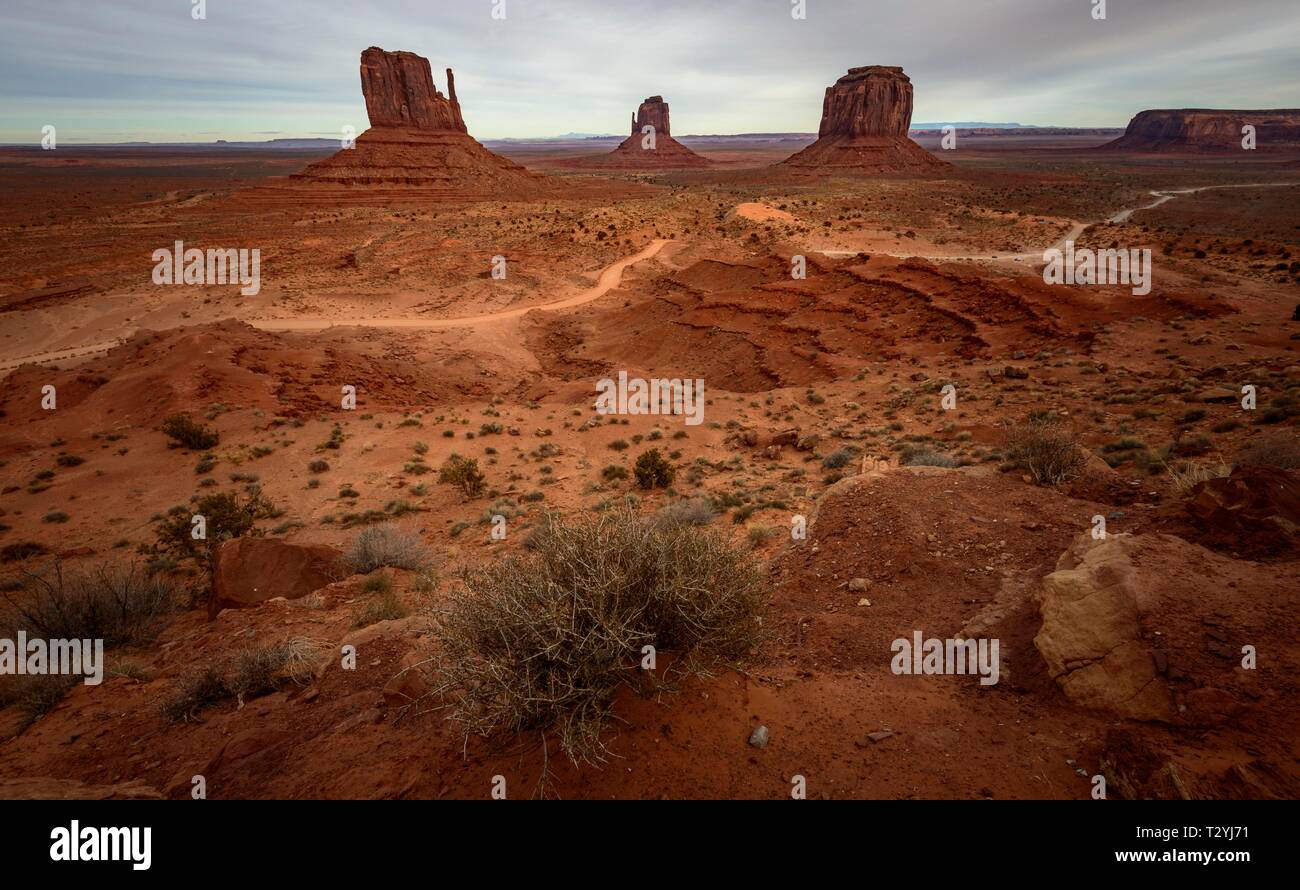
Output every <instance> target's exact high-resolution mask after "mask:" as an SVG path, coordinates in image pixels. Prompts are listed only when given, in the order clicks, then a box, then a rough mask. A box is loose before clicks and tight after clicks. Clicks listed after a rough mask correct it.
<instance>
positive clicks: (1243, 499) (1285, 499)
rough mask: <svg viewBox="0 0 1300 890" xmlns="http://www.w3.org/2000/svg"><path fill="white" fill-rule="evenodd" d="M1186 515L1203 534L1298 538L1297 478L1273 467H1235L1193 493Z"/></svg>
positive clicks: (1299, 490) (1299, 486)
mask: <svg viewBox="0 0 1300 890" xmlns="http://www.w3.org/2000/svg"><path fill="white" fill-rule="evenodd" d="M1187 512H1188V513H1190V514H1191V515H1192V516H1193V517H1195V518H1196V519H1197V520H1199V522H1200V524H1201V526H1202V529H1203V531H1204V532H1206V533H1208V534H1211V535H1220V536H1228V537H1232V536H1242V537H1250V536H1268V537H1270V538H1274V539H1276V538H1279V537H1280V538H1282V539H1284V540H1289V541H1290V542H1291V543H1292V544H1293V545H1294V544H1295V543H1296V541H1297V536H1300V477H1297V476H1296V475H1295V474H1294V473H1291V472H1288V471H1287V470H1279V469H1277V468H1276V467H1253V466H1244V467H1237V468H1236V469H1235V470H1233V471H1232V475H1230V476H1226V477H1223V478H1220V479H1207V480H1206V481H1205V482H1201V483H1199V484H1198V485H1197V486H1196V487H1195V488H1193V489H1192V492H1191V496H1190V497H1189V499H1188V501H1187Z"/></svg>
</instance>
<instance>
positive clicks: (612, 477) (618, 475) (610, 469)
mask: <svg viewBox="0 0 1300 890" xmlns="http://www.w3.org/2000/svg"><path fill="white" fill-rule="evenodd" d="M628 475H629V474H628V471H627V467H620V466H619V465H618V464H609V465H608V466H607V467H605V469H603V470H601V471H600V478H602V479H604V480H605V481H606V482H619V481H621V480H623V479H626V478H627V477H628Z"/></svg>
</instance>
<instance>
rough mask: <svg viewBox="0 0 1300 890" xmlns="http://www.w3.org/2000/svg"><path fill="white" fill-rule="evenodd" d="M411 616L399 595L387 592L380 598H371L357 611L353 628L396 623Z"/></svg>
mask: <svg viewBox="0 0 1300 890" xmlns="http://www.w3.org/2000/svg"><path fill="white" fill-rule="evenodd" d="M409 614H411V613H410V611H409V610H408V609H407V608H406V606H405V605H403V604H402V601H401V600H400V599H399V598H398V596H397V594H396V593H394V592H393V591H391V590H387V591H384V592H383V593H381V594H380V595H379V596H374V597H371V598H370V599H368V600H367V601H366V604H365V605H364V606H362V607H361V608H360V609H359V610H358V611H357V614H356V618H355V619H354V620H353V622H352V626H353V627H369V626H370V625H372V624H378V623H379V622H381V621H396V620H397V619H399V618H405V617H406V616H407V615H409Z"/></svg>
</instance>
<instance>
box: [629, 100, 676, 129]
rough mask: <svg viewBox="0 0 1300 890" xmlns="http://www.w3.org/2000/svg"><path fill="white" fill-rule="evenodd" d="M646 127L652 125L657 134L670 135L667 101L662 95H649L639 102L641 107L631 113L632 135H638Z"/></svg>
mask: <svg viewBox="0 0 1300 890" xmlns="http://www.w3.org/2000/svg"><path fill="white" fill-rule="evenodd" d="M646 127H654V129H655V133H656V134H657V135H659V136H671V135H672V134H673V133H672V130H671V129H670V128H669V125H668V103H667V102H665V101H664V97H663V96H651V97H650V98H648V99H646V100H645V101H644V102H642V103H641V107H640V108H638V109H637V110H636V114H634V115H632V135H633V136H639V135H641V134H642V133H644V132H645V128H646Z"/></svg>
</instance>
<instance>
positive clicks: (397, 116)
mask: <svg viewBox="0 0 1300 890" xmlns="http://www.w3.org/2000/svg"><path fill="white" fill-rule="evenodd" d="M447 93H448V95H447V96H444V95H443V94H442V93H440V92H438V88H437V86H435V85H434V82H433V74H432V73H431V68H430V66H429V60H428V59H426V58H423V57H422V56H417V55H416V54H415V53H408V52H401V51H399V52H391V53H390V52H385V51H384V50H382V49H380V48H379V47H377V46H372V47H370V48H369V49H367V50H366V51H365V52H363V53H362V54H361V94H362V95H363V96H364V97H365V100H366V114H367V115H368V116H369V118H370V126H372V127H403V128H413V129H417V130H452V131H455V132H457V133H466V132H468V131H467V130H466V128H465V119H464V118H462V117H461V114H460V102H459V101H457V99H456V76H455V75H454V74H453V73H452V70H451V69H450V68H448V69H447Z"/></svg>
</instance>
